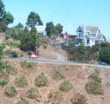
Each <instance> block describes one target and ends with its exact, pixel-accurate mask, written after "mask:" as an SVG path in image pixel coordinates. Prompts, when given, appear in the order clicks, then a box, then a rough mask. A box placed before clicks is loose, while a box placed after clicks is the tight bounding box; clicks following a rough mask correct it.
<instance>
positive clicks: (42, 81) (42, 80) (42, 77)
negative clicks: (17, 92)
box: [35, 73, 48, 87]
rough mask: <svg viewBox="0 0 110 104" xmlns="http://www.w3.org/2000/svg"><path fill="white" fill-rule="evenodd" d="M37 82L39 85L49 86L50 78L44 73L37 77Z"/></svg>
mask: <svg viewBox="0 0 110 104" xmlns="http://www.w3.org/2000/svg"><path fill="white" fill-rule="evenodd" d="M35 84H36V86H38V87H41V86H47V85H48V80H47V77H46V76H45V75H44V73H42V74H41V75H39V76H38V77H36V79H35Z"/></svg>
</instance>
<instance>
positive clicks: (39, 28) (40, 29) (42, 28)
mask: <svg viewBox="0 0 110 104" xmlns="http://www.w3.org/2000/svg"><path fill="white" fill-rule="evenodd" d="M36 29H37V32H38V34H39V35H44V36H45V35H47V32H46V30H45V29H46V26H36Z"/></svg>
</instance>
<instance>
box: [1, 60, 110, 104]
mask: <svg viewBox="0 0 110 104" xmlns="http://www.w3.org/2000/svg"><path fill="white" fill-rule="evenodd" d="M10 64H12V65H14V66H15V67H16V68H17V70H18V72H19V73H18V74H17V75H15V76H14V75H13V76H10V78H9V83H8V85H13V86H15V85H14V83H13V80H14V79H15V78H16V77H18V76H20V75H24V76H25V77H26V78H27V79H28V83H29V85H28V86H27V87H25V88H17V87H16V86H15V87H16V89H17V92H18V95H17V96H16V97H14V98H7V97H6V96H5V95H4V88H5V87H6V86H7V85H6V86H5V87H3V88H2V87H0V104H17V102H18V100H20V98H21V97H23V98H25V99H27V100H28V101H29V102H30V104H72V103H71V98H72V97H73V95H74V94H75V93H77V92H81V93H83V94H84V95H85V96H87V98H88V101H89V103H88V104H103V99H102V97H103V96H93V95H88V94H87V92H86V91H85V84H86V83H87V82H88V76H89V75H90V74H91V73H92V72H94V70H95V69H98V70H100V72H101V77H102V78H103V87H104V89H105V95H104V101H105V103H104V104H110V80H109V79H110V69H107V68H105V69H104V68H96V67H89V66H88V67H87V66H75V65H62V64H42V63H36V67H35V68H33V69H28V70H25V69H22V68H21V66H20V64H19V62H10ZM56 71H59V72H62V73H63V74H64V75H65V77H66V79H67V80H69V81H70V82H71V83H72V85H73V89H72V90H71V91H69V92H67V93H64V92H61V91H60V90H59V86H60V84H61V83H62V82H63V80H61V81H55V80H53V75H54V73H55V72H56ZM41 73H44V74H45V75H46V76H47V78H48V80H49V85H48V86H47V87H40V88H38V87H36V86H35V84H34V80H35V78H36V77H37V76H38V75H39V74H41ZM31 87H34V88H37V89H38V91H39V94H40V95H41V98H40V99H39V102H38V101H36V100H30V99H28V98H27V97H26V96H25V92H26V91H27V90H28V89H30V88H31ZM52 90H54V91H59V93H60V94H61V95H62V96H61V97H60V98H58V99H56V101H55V102H54V103H52V102H51V101H50V100H49V99H48V94H49V93H50V92H51V91H52Z"/></svg>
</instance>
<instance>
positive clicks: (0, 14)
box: [0, 0, 14, 25]
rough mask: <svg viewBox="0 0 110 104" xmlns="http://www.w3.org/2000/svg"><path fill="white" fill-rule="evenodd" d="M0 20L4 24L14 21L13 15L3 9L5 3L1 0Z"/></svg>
mask: <svg viewBox="0 0 110 104" xmlns="http://www.w3.org/2000/svg"><path fill="white" fill-rule="evenodd" d="M0 21H1V22H4V23H5V24H6V25H9V24H10V23H13V21H14V18H13V16H12V15H11V14H10V13H7V12H6V11H5V5H4V3H3V1H2V0H0Z"/></svg>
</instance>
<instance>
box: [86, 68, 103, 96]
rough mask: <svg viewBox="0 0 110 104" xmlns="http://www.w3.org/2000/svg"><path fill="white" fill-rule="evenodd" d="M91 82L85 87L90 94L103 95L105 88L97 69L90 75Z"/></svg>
mask: <svg viewBox="0 0 110 104" xmlns="http://www.w3.org/2000/svg"><path fill="white" fill-rule="evenodd" d="M89 78H90V82H88V83H87V84H86V86H85V89H86V91H87V93H88V94H93V95H103V94H104V90H103V88H102V85H101V82H102V81H101V78H100V73H99V72H98V71H97V70H96V71H95V72H94V73H93V74H91V75H90V76H89Z"/></svg>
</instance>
